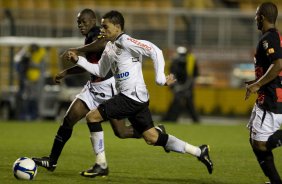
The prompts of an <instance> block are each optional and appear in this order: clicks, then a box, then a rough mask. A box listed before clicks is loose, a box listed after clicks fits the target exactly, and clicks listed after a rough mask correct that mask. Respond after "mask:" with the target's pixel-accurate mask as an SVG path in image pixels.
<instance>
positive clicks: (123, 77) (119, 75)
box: [115, 72, 129, 79]
mask: <svg viewBox="0 0 282 184" xmlns="http://www.w3.org/2000/svg"><path fill="white" fill-rule="evenodd" d="M128 76H129V72H123V73H118V74H115V78H116V79H127V78H128Z"/></svg>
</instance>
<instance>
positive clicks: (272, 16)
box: [258, 2, 278, 24]
mask: <svg viewBox="0 0 282 184" xmlns="http://www.w3.org/2000/svg"><path fill="white" fill-rule="evenodd" d="M258 13H259V14H260V15H263V16H264V17H265V18H266V19H267V20H268V21H269V22H270V23H273V24H275V22H276V19H277V16H278V10H277V6H276V5H275V4H274V3H272V2H265V3H262V4H261V5H260V7H259V12H258Z"/></svg>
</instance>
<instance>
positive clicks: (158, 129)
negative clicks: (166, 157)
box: [155, 124, 170, 153]
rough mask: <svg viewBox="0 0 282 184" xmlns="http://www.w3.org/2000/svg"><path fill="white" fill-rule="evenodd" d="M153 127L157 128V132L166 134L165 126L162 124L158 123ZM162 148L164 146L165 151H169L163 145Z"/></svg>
mask: <svg viewBox="0 0 282 184" xmlns="http://www.w3.org/2000/svg"><path fill="white" fill-rule="evenodd" d="M155 129H157V131H158V132H159V133H161V134H166V131H165V127H164V125H162V124H159V125H157V126H155ZM163 148H164V150H165V152H167V153H169V152H170V150H168V149H166V147H165V146H163Z"/></svg>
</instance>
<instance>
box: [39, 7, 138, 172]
mask: <svg viewBox="0 0 282 184" xmlns="http://www.w3.org/2000/svg"><path fill="white" fill-rule="evenodd" d="M77 24H78V28H79V29H80V32H81V34H82V35H84V36H85V45H86V44H90V43H92V42H93V41H96V40H97V39H99V35H100V28H99V27H97V26H96V16H95V13H94V12H93V11H92V10H91V9H84V10H82V11H81V12H80V13H79V14H78V16H77ZM105 44H106V41H103V40H99V41H97V43H96V47H95V49H96V51H95V52H94V51H93V48H92V47H90V49H89V48H88V47H87V46H86V47H80V48H77V49H75V50H77V51H80V50H81V51H83V52H84V53H85V57H86V58H87V60H88V62H91V63H96V64H97V63H98V61H99V59H100V57H101V54H102V52H103V50H104V48H105ZM87 50H88V52H85V51H87ZM90 50H91V51H90ZM82 72H86V70H84V69H83V68H81V67H79V66H77V65H75V66H73V67H70V68H67V69H66V70H63V71H62V72H60V73H59V74H57V75H56V77H55V82H56V83H60V80H61V79H63V78H64V77H66V76H67V75H72V74H78V73H82ZM114 94H116V88H115V80H114V78H113V75H112V73H111V72H109V73H108V74H107V75H106V76H105V77H103V78H101V77H97V76H95V75H93V74H91V75H90V80H89V81H88V82H87V84H86V85H85V86H84V88H83V90H82V91H81V92H80V93H79V94H78V95H77V96H76V98H75V100H74V101H73V102H72V104H71V105H70V107H69V109H68V111H67V113H66V115H65V117H64V119H63V123H62V125H61V126H60V127H59V130H58V132H57V135H56V137H55V139H54V143H53V147H52V150H51V154H50V155H49V156H48V157H42V158H33V160H34V161H35V162H36V164H37V165H39V166H42V167H45V168H47V169H48V170H49V171H54V170H55V168H56V164H57V161H58V159H59V156H60V154H61V151H62V150H63V147H64V145H65V143H66V142H67V141H68V139H69V138H70V137H71V134H72V131H73V126H74V125H75V124H76V123H77V122H78V121H79V120H81V119H82V118H84V117H85V116H86V114H87V113H88V112H89V111H90V110H92V109H96V108H97V107H98V105H99V104H100V103H102V102H103V101H105V100H107V99H109V98H111V97H112V96H113V95H114ZM110 121H111V125H112V127H113V129H114V132H115V135H116V136H118V137H119V138H140V135H139V134H138V133H137V132H136V131H134V129H133V128H132V126H126V125H125V122H124V121H122V120H120V121H118V120H114V119H112V120H110ZM87 125H88V128H89V130H90V140H91V143H92V147H93V150H94V153H95V155H96V162H95V164H94V166H93V167H91V168H90V169H88V170H86V171H82V172H81V175H82V176H85V177H95V176H104V175H108V167H107V162H106V157H105V151H104V133H103V129H102V126H101V124H100V123H98V124H91V123H87Z"/></svg>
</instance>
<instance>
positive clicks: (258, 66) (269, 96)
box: [254, 28, 282, 114]
mask: <svg viewBox="0 0 282 184" xmlns="http://www.w3.org/2000/svg"><path fill="white" fill-rule="evenodd" d="M279 58H282V39H281V36H280V34H279V32H278V31H277V30H276V29H274V28H273V29H269V30H268V31H267V32H265V33H264V34H263V35H262V37H261V38H260V40H259V43H258V45H257V50H256V54H255V58H254V59H255V74H256V79H259V78H261V77H262V76H263V75H264V74H265V73H266V71H267V70H268V68H269V66H270V65H271V64H272V63H273V61H275V60H277V59H279ZM281 82H282V72H280V74H279V75H278V76H277V77H276V78H275V79H274V80H272V81H271V82H269V83H267V84H265V85H263V86H262V87H261V88H260V89H259V91H258V98H257V104H258V105H259V106H260V107H261V108H263V109H265V110H268V111H271V112H273V113H277V114H278V113H279V114H281V113H282V84H281Z"/></svg>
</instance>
